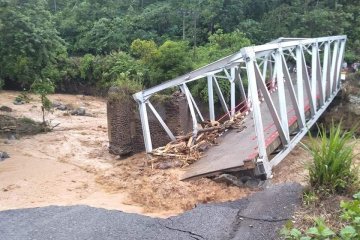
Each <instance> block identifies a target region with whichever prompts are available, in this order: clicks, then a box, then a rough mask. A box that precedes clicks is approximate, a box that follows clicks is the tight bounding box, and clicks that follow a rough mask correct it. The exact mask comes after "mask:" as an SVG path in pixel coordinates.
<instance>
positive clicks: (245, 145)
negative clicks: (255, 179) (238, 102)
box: [182, 92, 309, 180]
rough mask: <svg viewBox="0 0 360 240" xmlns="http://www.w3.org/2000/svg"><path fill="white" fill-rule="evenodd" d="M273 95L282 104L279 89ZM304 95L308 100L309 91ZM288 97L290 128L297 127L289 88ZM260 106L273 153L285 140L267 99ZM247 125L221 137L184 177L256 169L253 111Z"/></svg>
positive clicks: (247, 117) (268, 147) (294, 128)
mask: <svg viewBox="0 0 360 240" xmlns="http://www.w3.org/2000/svg"><path fill="white" fill-rule="evenodd" d="M271 97H272V99H273V102H274V105H275V107H276V106H278V105H279V104H278V94H277V92H274V93H273V94H272V95H271ZM304 97H305V102H308V99H307V96H306V94H305V96H304ZM286 98H287V99H286V103H287V104H288V105H287V112H288V121H289V126H290V128H289V129H290V131H294V130H296V127H297V117H296V116H295V111H294V109H293V106H292V104H291V101H290V97H289V93H288V92H286ZM260 108H261V113H262V118H263V126H264V134H265V141H266V148H267V153H268V155H269V154H271V153H272V152H273V151H274V150H275V149H276V148H278V147H279V146H280V144H281V142H280V138H279V134H278V132H277V129H276V127H275V124H274V121H273V119H272V117H271V115H270V112H269V110H268V107H267V105H266V103H265V102H262V103H261V105H260ZM308 110H309V105H308V104H306V107H305V111H308ZM244 125H245V126H246V128H245V129H244V130H243V131H241V132H237V131H236V129H235V130H229V131H228V132H227V133H226V134H224V135H223V136H222V137H220V139H219V144H218V145H216V146H213V147H211V148H210V149H209V150H208V151H206V152H205V156H204V157H203V158H201V159H200V160H198V161H197V162H195V163H194V164H192V165H191V166H189V167H188V168H187V169H186V172H185V174H184V175H183V176H182V180H185V179H190V178H196V177H204V176H212V175H216V174H218V173H220V172H226V171H229V172H230V171H239V170H246V169H254V168H255V161H256V157H257V155H258V150H257V139H256V135H255V126H254V121H253V119H252V114H251V113H250V114H249V115H248V116H246V118H245V121H244Z"/></svg>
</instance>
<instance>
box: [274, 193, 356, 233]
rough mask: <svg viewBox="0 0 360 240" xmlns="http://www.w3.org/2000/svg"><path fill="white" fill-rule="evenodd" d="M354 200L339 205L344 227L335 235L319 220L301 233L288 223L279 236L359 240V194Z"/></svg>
mask: <svg viewBox="0 0 360 240" xmlns="http://www.w3.org/2000/svg"><path fill="white" fill-rule="evenodd" d="M353 197H354V200H352V201H342V202H341V204H340V207H341V210H342V215H341V219H342V220H343V221H344V224H345V226H344V227H343V228H342V229H341V230H340V231H338V232H337V233H335V232H334V231H333V230H331V229H330V228H329V227H327V226H326V224H325V223H324V221H323V220H322V219H320V218H318V219H316V220H315V226H313V227H311V228H309V229H308V230H306V231H304V233H302V232H301V231H300V230H299V229H297V228H294V227H293V224H292V222H288V223H287V224H286V225H285V226H284V227H283V229H281V231H280V234H281V235H282V236H283V237H284V238H285V239H291V240H338V239H343V240H357V239H359V238H360V192H359V193H357V194H355V195H354V196H353Z"/></svg>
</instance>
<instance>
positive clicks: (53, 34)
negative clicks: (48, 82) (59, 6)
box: [0, 0, 66, 87]
mask: <svg viewBox="0 0 360 240" xmlns="http://www.w3.org/2000/svg"><path fill="white" fill-rule="evenodd" d="M0 5H1V7H0V32H1V34H0V65H1V68H0V78H1V79H3V80H5V84H6V83H8V84H10V83H13V84H16V85H18V86H21V87H28V86H29V85H30V84H31V82H33V81H34V79H38V78H40V79H44V78H46V77H48V76H46V73H47V71H44V70H45V69H46V68H49V67H50V66H55V65H56V64H57V61H58V60H59V58H64V57H66V49H65V47H64V42H63V40H62V39H61V38H60V37H59V35H58V32H57V31H56V29H55V27H54V25H53V22H52V18H51V14H50V12H49V11H47V10H46V9H45V7H46V5H45V2H44V1H40V0H33V1H30V2H24V1H20V0H19V1H11V2H10V1H6V0H5V1H4V0H1V1H0Z"/></svg>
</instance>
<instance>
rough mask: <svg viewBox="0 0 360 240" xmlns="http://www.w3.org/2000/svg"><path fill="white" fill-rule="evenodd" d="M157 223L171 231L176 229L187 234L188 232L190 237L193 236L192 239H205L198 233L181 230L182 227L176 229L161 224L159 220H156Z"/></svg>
mask: <svg viewBox="0 0 360 240" xmlns="http://www.w3.org/2000/svg"><path fill="white" fill-rule="evenodd" d="M158 224H159V225H160V226H162V227H164V228H167V229H169V230H172V231H178V232H183V233H187V234H190V237H191V238H193V239H196V240H202V239H206V238H204V237H203V236H201V235H199V234H196V233H193V232H191V231H187V230H182V229H177V228H172V227H169V226H166V225H164V224H161V223H160V222H158Z"/></svg>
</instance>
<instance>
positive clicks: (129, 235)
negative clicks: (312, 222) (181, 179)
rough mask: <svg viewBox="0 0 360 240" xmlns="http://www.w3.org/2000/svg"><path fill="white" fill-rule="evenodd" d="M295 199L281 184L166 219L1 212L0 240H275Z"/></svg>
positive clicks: (292, 189) (75, 211)
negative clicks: (232, 200)
mask: <svg viewBox="0 0 360 240" xmlns="http://www.w3.org/2000/svg"><path fill="white" fill-rule="evenodd" d="M300 195H301V186H300V185H298V184H294V183H292V184H282V185H277V186H273V187H271V188H268V189H266V190H264V191H261V192H258V193H256V194H253V195H252V196H250V197H249V198H244V199H240V200H237V201H234V202H227V203H221V204H205V205H199V206H197V207H196V208H194V209H193V210H191V211H188V212H186V213H184V214H181V215H179V216H176V217H171V218H168V219H157V218H150V217H146V216H142V215H138V214H130V213H124V212H121V211H115V210H105V209H99V208H92V207H88V206H81V205H79V206H70V207H58V206H49V207H42V208H30V209H18V210H7V211H2V212H0V240H23V239H39V240H40V239H41V240H42V239H56V240H72V239H86V240H90V239H94V240H95V239H96V240H98V239H117V240H119V239H152V240H154V239H174V240H175V239H199V240H202V239H216V240H217V239H241V240H262V239H264V240H269V239H277V238H278V237H277V236H278V230H279V229H280V228H281V226H282V225H283V224H284V223H285V222H286V221H287V220H288V219H290V218H291V216H292V214H293V211H294V208H295V206H296V205H297V204H299V202H300Z"/></svg>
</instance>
